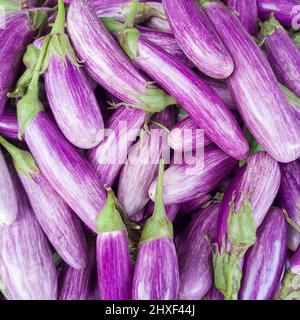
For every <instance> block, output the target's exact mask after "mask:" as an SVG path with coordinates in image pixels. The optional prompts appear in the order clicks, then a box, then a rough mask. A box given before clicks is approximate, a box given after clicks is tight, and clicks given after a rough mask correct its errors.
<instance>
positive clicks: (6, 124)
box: [0, 112, 19, 140]
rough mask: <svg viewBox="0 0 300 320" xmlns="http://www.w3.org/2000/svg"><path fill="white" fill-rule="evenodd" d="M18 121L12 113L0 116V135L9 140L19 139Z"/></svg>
mask: <svg viewBox="0 0 300 320" xmlns="http://www.w3.org/2000/svg"><path fill="white" fill-rule="evenodd" d="M18 132H19V126H18V120H17V116H16V115H15V114H13V113H11V112H4V113H3V114H2V115H0V135H3V136H5V137H7V138H11V139H15V140H17V139H18Z"/></svg>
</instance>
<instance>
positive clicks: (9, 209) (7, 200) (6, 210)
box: [0, 150, 18, 227]
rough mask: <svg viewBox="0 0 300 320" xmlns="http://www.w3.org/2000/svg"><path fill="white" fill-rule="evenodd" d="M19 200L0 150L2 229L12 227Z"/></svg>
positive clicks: (0, 211) (0, 223)
mask: <svg viewBox="0 0 300 320" xmlns="http://www.w3.org/2000/svg"><path fill="white" fill-rule="evenodd" d="M17 214H18V200H17V195H16V190H15V187H14V184H13V181H12V178H11V175H10V173H9V170H8V167H7V163H6V161H5V159H4V156H3V154H2V151H1V150H0V227H4V226H8V225H11V224H12V223H13V222H14V221H15V220H16V218H17Z"/></svg>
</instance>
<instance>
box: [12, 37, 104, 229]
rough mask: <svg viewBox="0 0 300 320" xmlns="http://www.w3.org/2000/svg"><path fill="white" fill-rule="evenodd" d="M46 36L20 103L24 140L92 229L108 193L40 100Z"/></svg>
mask: <svg viewBox="0 0 300 320" xmlns="http://www.w3.org/2000/svg"><path fill="white" fill-rule="evenodd" d="M49 39H50V38H49V36H47V37H46V39H45V41H44V43H43V47H42V50H41V52H40V55H39V59H38V63H37V65H36V68H35V72H34V75H33V78H32V80H31V82H30V85H29V87H28V90H27V93H26V95H25V96H24V97H23V98H22V99H20V100H19V101H18V103H17V113H18V121H19V127H20V132H19V135H20V137H23V136H24V139H25V141H26V143H27V145H28V147H29V149H30V151H31V153H32V155H33V157H34V159H35V160H36V162H37V165H38V167H39V169H40V170H41V172H42V174H43V175H44V176H45V178H46V179H47V180H48V181H49V183H50V184H51V185H52V187H53V188H54V189H55V190H56V191H57V193H58V194H59V195H60V196H61V197H62V198H63V200H64V201H65V202H66V203H67V204H68V205H69V206H70V207H71V209H73V210H74V212H75V213H76V214H77V215H78V216H79V217H80V218H81V219H82V220H83V221H84V222H85V224H86V225H87V226H88V227H89V228H91V229H92V230H94V231H95V230H96V225H95V219H96V216H97V215H98V213H99V212H100V210H101V209H102V207H103V205H104V203H105V200H106V194H105V191H104V188H103V187H102V186H101V183H100V181H99V179H98V177H97V174H96V172H95V171H94V170H93V169H92V167H91V165H90V164H89V163H88V162H87V161H86V160H85V159H84V158H83V157H82V155H81V154H80V153H79V151H78V150H76V149H75V147H73V146H72V145H71V144H70V143H69V142H68V141H67V140H66V138H65V137H64V136H63V134H62V133H61V132H60V131H59V129H58V127H57V125H56V124H55V123H54V121H53V120H52V119H51V118H50V117H49V116H48V115H47V114H46V113H45V111H44V109H43V105H42V103H41V102H40V100H39V99H38V91H39V89H38V81H39V73H40V69H41V66H42V62H43V60H44V57H45V54H46V52H47V45H48V43H49Z"/></svg>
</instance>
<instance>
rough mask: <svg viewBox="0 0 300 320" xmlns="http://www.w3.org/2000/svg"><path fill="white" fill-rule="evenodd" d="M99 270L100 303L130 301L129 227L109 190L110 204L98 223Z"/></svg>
mask: <svg viewBox="0 0 300 320" xmlns="http://www.w3.org/2000/svg"><path fill="white" fill-rule="evenodd" d="M96 225H97V232H98V235H97V248H96V257H97V269H98V286H99V292H100V298H101V300H130V299H131V281H132V272H131V262H130V252H129V242H128V236H127V230H126V226H125V224H124V222H123V220H122V218H121V215H120V213H119V211H118V209H117V206H116V200H115V196H114V194H113V191H112V190H111V189H108V196H107V202H106V204H105V206H104V207H103V209H102V211H101V212H100V214H99V216H97V219H96Z"/></svg>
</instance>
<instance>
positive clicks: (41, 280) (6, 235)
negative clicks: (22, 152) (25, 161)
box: [0, 166, 57, 300]
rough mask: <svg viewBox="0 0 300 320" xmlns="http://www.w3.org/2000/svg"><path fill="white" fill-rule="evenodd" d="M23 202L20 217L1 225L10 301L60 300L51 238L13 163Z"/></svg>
mask: <svg viewBox="0 0 300 320" xmlns="http://www.w3.org/2000/svg"><path fill="white" fill-rule="evenodd" d="M10 172H11V175H12V179H13V183H14V186H15V189H16V192H17V199H18V203H19V207H18V208H19V210H18V217H17V219H16V221H15V222H14V223H13V224H12V225H11V226H8V227H5V228H0V276H1V280H2V283H3V286H4V290H5V292H6V293H7V295H8V299H9V300H56V298H57V273H56V268H55V265H54V260H53V258H52V254H51V250H50V247H49V244H48V240H47V238H46V237H45V235H44V233H43V231H42V229H41V227H40V225H39V223H38V222H37V220H36V218H35V216H34V213H33V211H32V209H31V207H30V204H29V201H28V199H27V196H26V193H25V191H24V189H23V187H22V185H21V183H20V181H19V180H18V177H17V173H16V172H15V171H14V169H13V167H12V166H10Z"/></svg>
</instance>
